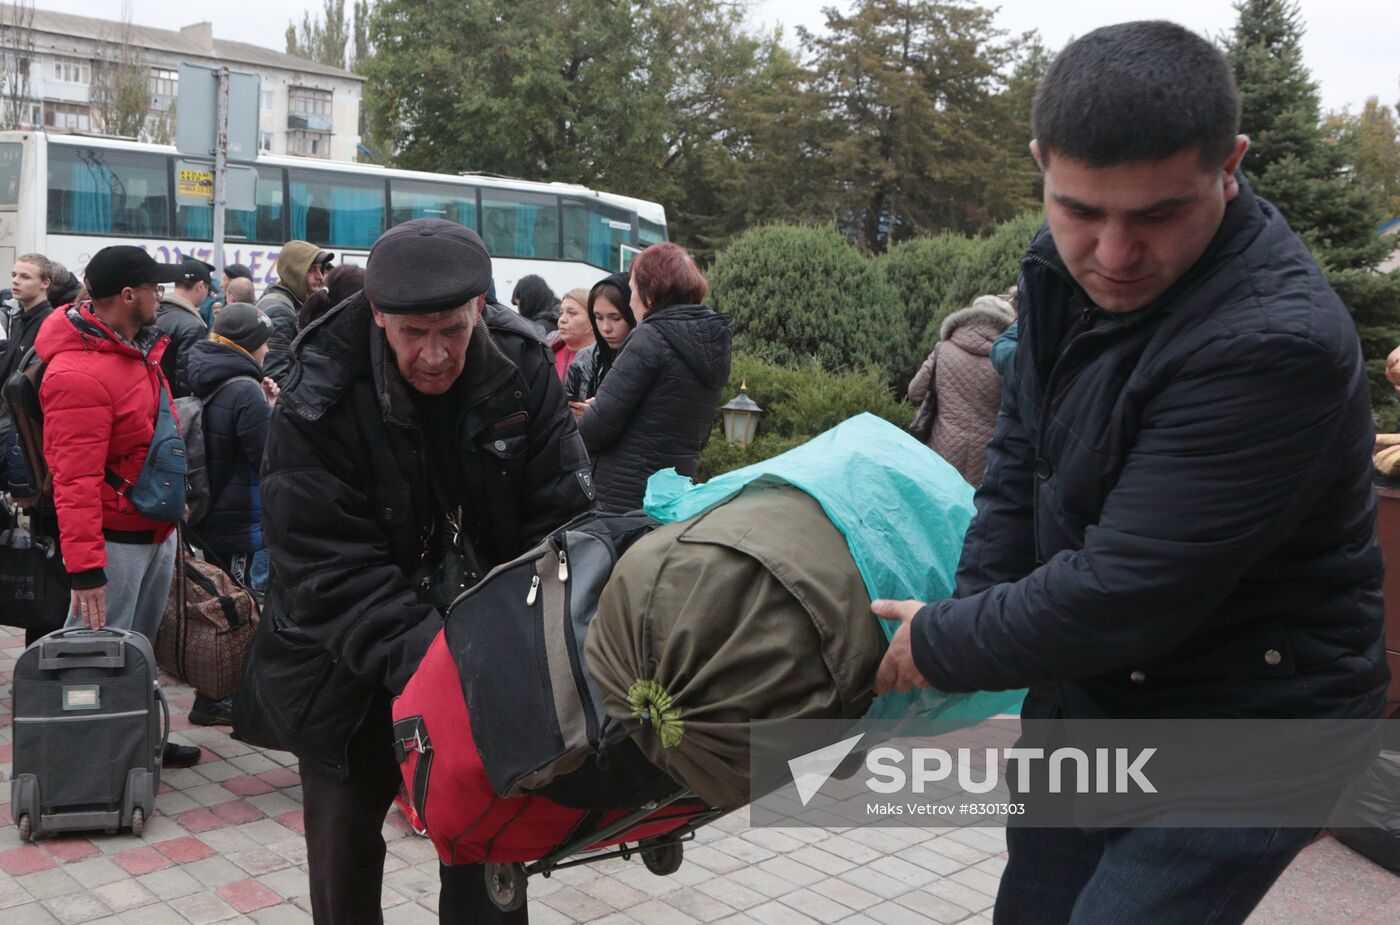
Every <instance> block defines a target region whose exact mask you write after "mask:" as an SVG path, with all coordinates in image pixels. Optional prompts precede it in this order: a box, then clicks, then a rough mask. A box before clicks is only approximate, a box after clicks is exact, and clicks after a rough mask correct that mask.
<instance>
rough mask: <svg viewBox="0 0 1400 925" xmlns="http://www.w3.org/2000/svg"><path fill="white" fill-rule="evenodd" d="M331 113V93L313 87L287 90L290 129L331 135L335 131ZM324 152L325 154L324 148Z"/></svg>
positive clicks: (288, 125)
mask: <svg viewBox="0 0 1400 925" xmlns="http://www.w3.org/2000/svg"><path fill="white" fill-rule="evenodd" d="M331 113H332V97H331V91H329V90H314V89H312V88H311V87H289V88H288V89H287V128H288V129H291V130H293V131H298V130H299V131H306V132H325V133H327V134H329V133H330V132H331V131H332V130H333V126H332V115H331ZM322 152H323V153H325V151H324V148H323V149H322ZM300 153H303V154H306V153H310V152H305V151H303V152H300Z"/></svg>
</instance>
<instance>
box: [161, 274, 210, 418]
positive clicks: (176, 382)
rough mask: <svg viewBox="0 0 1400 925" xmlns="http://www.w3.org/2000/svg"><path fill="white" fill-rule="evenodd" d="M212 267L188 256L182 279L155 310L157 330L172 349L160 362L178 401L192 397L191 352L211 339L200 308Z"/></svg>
mask: <svg viewBox="0 0 1400 925" xmlns="http://www.w3.org/2000/svg"><path fill="white" fill-rule="evenodd" d="M213 272H214V266H213V264H209V263H205V262H204V261H203V260H196V259H195V258H193V257H186V258H185V259H184V261H183V262H182V263H181V264H180V278H179V279H177V280H176V281H175V286H174V289H173V290H172V291H169V292H167V293H165V295H163V296H162V297H161V300H160V308H159V309H157V310H156V327H158V328H160V330H161V333H163V334H165V335H166V336H167V337H169V338H170V346H169V347H168V348H167V349H166V351H165V357H164V358H163V359H162V360H161V361H160V362H161V369H163V370H165V378H166V379H167V380H168V381H169V382H170V391H171V392H172V393H173V394H174V395H175V397H176V398H184V397H185V396H186V395H189V394H190V383H189V374H188V372H187V371H186V369H185V363H186V361H187V359H188V358H189V353H190V349H191V348H192V347H194V345H195V344H197V343H199V342H200V341H202V340H204V339H205V338H206V337H208V336H209V328H208V326H207V325H205V323H204V318H203V316H202V315H201V314H200V313H199V307H200V305H202V304H204V299H205V297H206V296H208V295H209V290H210V287H211V285H212V283H211V280H212V276H211V274H212V273H213Z"/></svg>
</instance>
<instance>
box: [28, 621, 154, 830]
mask: <svg viewBox="0 0 1400 925" xmlns="http://www.w3.org/2000/svg"><path fill="white" fill-rule="evenodd" d="M169 734H170V707H169V705H168V704H167V703H166V701H165V695H164V694H163V693H162V692H161V689H160V685H159V684H158V683H157V682H156V658H155V653H154V652H152V651H151V644H150V643H149V642H147V641H146V638H145V637H144V636H142V635H141V634H139V633H133V632H131V631H129V630H121V629H101V630H90V629H86V628H77V629H64V630H59V631H57V632H55V633H51V634H49V635H48V636H45V637H44V638H43V639H41V640H39V641H38V642H35V643H34V644H33V645H31V646H30V647H29V648H27V649H25V650H24V652H23V653H22V654H21V655H20V657H19V660H18V661H17V662H16V663H15V673H14V775H13V782H12V784H11V790H10V809H11V814H12V815H13V817H14V820H15V823H16V825H18V826H19V833H20V837H21V838H22V839H24V840H26V841H28V840H30V839H32V838H35V837H37V836H39V835H48V834H51V833H55V832H67V831H75V830H86V829H103V830H106V831H107V832H109V833H111V832H115V831H117V829H124V828H130V829H131V831H132V833H133V834H135V835H140V834H141V831H142V828H143V827H144V825H145V820H146V819H147V818H149V817H150V815H151V810H152V809H153V808H154V806H155V800H156V793H157V791H158V790H159V789H160V759H161V753H162V751H163V750H164V748H165V741H166V738H167V737H168V736H169Z"/></svg>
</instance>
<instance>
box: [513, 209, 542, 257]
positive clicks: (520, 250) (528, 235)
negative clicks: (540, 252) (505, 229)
mask: <svg viewBox="0 0 1400 925" xmlns="http://www.w3.org/2000/svg"><path fill="white" fill-rule="evenodd" d="M539 215H540V207H539V206H532V205H529V204H527V203H523V202H522V203H520V204H519V205H517V206H516V207H515V253H516V255H517V256H519V257H533V256H535V220H536V219H538V218H539Z"/></svg>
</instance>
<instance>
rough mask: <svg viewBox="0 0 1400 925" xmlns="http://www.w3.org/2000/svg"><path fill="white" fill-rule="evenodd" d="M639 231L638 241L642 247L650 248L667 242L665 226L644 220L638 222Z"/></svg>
mask: <svg viewBox="0 0 1400 925" xmlns="http://www.w3.org/2000/svg"><path fill="white" fill-rule="evenodd" d="M637 230H638V234H637V239H638V242H639V243H640V244H641V245H642V247H650V246H651V245H653V244H660V243H661V242H662V241H665V240H666V226H665V225H658V224H657V223H656V222H649V221H647V220H646V219H644V218H642V219H638V220H637Z"/></svg>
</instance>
